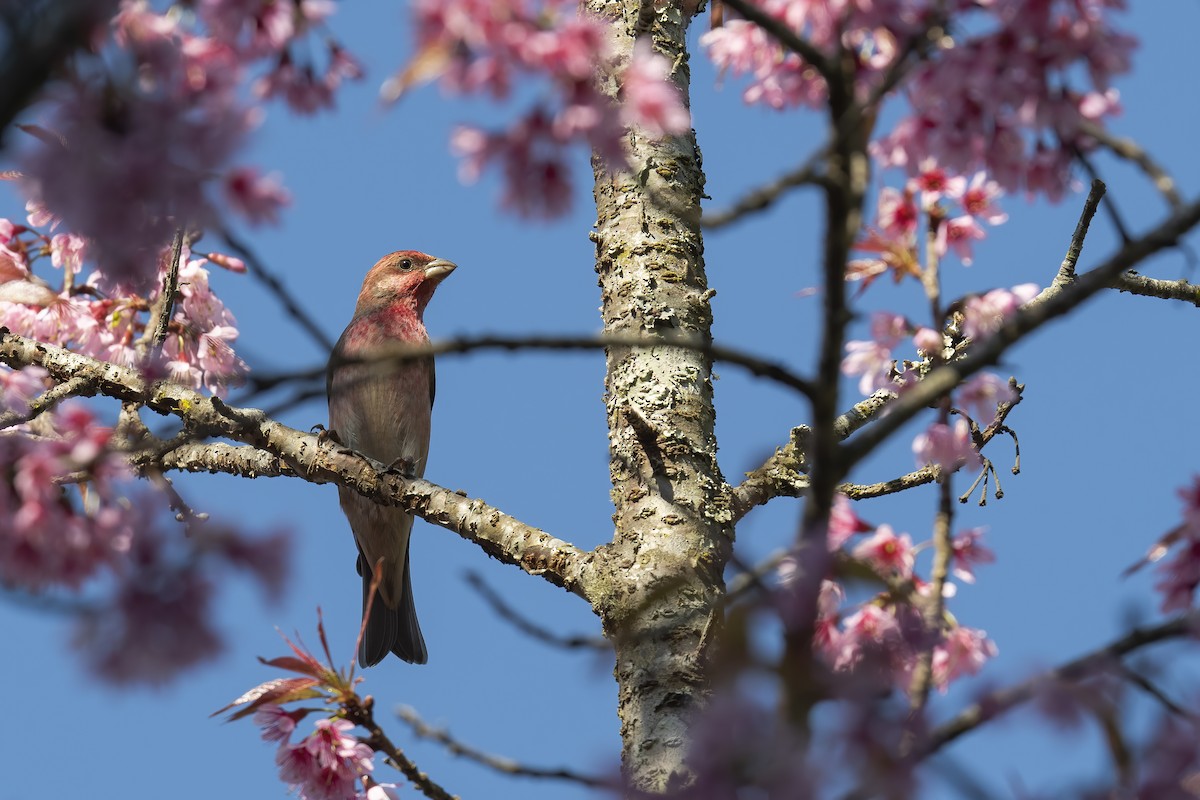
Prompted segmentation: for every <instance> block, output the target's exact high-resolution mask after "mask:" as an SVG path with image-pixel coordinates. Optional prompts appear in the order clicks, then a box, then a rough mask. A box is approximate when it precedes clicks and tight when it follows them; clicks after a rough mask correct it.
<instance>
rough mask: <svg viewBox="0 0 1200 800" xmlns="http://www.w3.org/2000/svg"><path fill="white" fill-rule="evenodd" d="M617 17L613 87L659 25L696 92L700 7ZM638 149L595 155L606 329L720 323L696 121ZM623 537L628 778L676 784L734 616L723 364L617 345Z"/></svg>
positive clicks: (610, 584)
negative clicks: (707, 258)
mask: <svg viewBox="0 0 1200 800" xmlns="http://www.w3.org/2000/svg"><path fill="white" fill-rule="evenodd" d="M587 7H588V10H589V11H590V12H591V13H593V14H597V15H598V16H600V17H602V18H604V19H606V20H608V21H610V22H611V25H610V26H609V30H610V36H611V42H612V46H613V51H614V52H615V53H616V54H618V55H617V57H616V58H615V59H614V61H613V63H612V64H609V65H606V66H605V67H603V68H602V70H601V72H602V74H601V77H600V79H599V80H600V85H601V87H602V89H603V90H604V91H606V92H607V93H609V94H610V95H613V96H617V95H618V93H619V84H620V74H621V70H622V69H623V68H624V65H625V64H626V63H627V62H628V59H629V56H630V54H631V53H632V50H633V45H634V42H635V40H636V38H637V36H638V35H639V34H640V35H642V36H646V37H650V39H651V40H652V42H653V44H654V48H655V50H656V51H658V52H659V53H661V54H662V55H664V56H665V57H666V58H667V59H669V60H670V61H671V63H672V64H673V65H674V76H673V77H674V79H675V81H676V83H677V85H679V87H680V89H681V90H682V91H683V92H684V95H685V97H686V94H687V83H688V75H689V72H688V60H687V59H688V55H687V49H686V39H685V34H686V30H687V25H688V22H689V21H690V19H689V17H688V15H687V14H686V13H685V12H684V11H683V10H682V9H681V8H680V5H679V4H675V3H666V4H657V3H649V2H641V3H639V2H637V0H592V2H588V3H587ZM627 141H628V162H627V163H624V164H614V163H606V162H604V161H603V160H602V159H600V158H598V157H597V158H595V159H594V160H593V167H594V173H595V200H596V210H597V222H596V230H595V232H594V233H593V235H592V238H593V240H594V241H595V243H596V271H597V273H598V275H599V285H600V290H601V298H602V308H601V313H602V316H603V319H604V329H605V331H606V332H610V333H618V332H619V333H625V334H637V335H642V336H650V337H662V338H664V339H666V340H669V339H670V338H671V337H672V336H687V337H690V338H700V339H702V340H708V339H710V337H711V332H710V329H711V325H712V311H711V308H710V306H709V299H710V298H711V296H712V293H711V292H710V291H709V290H708V282H707V277H706V275H705V271H704V258H703V253H704V246H703V240H702V238H701V233H700V226H699V221H700V198H701V197H702V196H703V193H704V173H703V169H702V164H701V159H700V151H699V148H698V147H697V145H696V140H695V135H694V134H693V133H688V134H687V135H682V136H674V137H665V138H662V139H654V138H651V137H648V136H646V135H645V134H644V133H643V132H642V131H639V130H636V129H635V130H631V131H629V135H628V140H627ZM607 368H608V369H607V376H606V379H605V389H606V406H607V414H608V425H609V450H610V471H611V477H612V499H613V505H614V508H615V511H614V514H613V522H614V524H615V529H616V533H615V536H614V539H613V541H612V542H611V543H610V544H606V545H604V546H602V547H601V548H599V549H598V550H597V553H596V556H597V559H596V564H595V565H594V566H595V567H596V571H595V573H594V574H593V580H594V583H593V585H592V588H593V591H590V592H589V597H590V598H591V600H592V602H593V606H594V607H595V609H596V611H597V613H598V614H599V615H600V617H601V619H602V620H603V623H604V630H605V634H606V635H607V636H608V637H609V638H610V640H611V641H612V642H613V645H614V649H615V655H616V667H615V670H614V674H615V676H616V679H617V686H618V713H619V715H620V718H621V737H622V763H623V769H624V772H625V776H626V779H627V780H628V782H629V783H630V785H631V786H632V787H634V788H635V789H637V790H639V791H642V792H651V793H664V792H667V791H669V790H671V789H673V788H678V787H680V786H682V785H686V784H687V783H689V782H690V781H691V770H690V769H689V767H688V765H687V763H686V756H687V744H688V739H689V737H688V735H687V734H688V728H689V725H690V724H691V722H692V719H693V717H694V715H695V714H696V712H697V711H699V710H700V709H702V708H703V706H704V703H705V700H706V696H707V692H708V688H709V687H708V682H707V677H706V676H707V662H708V659H709V657H710V656H711V655H712V652H711V651H712V648H713V646H714V644H715V642H716V641H717V638H718V637H717V633H718V632H719V630H720V626H721V604H722V599H723V597H724V591H725V587H724V580H723V573H724V568H725V564H726V562H727V561H728V558H729V551H730V546H731V544H732V514H731V510H730V507H731V494H730V490H729V487H728V485H727V484H726V482H725V480H724V478H723V477H722V475H721V471H720V469H719V467H718V465H717V460H716V452H717V442H716V437H715V435H714V429H713V426H714V421H715V411H714V406H713V387H712V363H711V360H710V359H709V358H708V357H707V356H706V355H705V354H703V353H700V352H698V351H696V350H685V349H682V348H678V347H671V346H670V345H669V344H666V343H664V345H663V346H662V347H649V348H646V347H643V348H618V347H611V348H609V350H608V353H607Z"/></svg>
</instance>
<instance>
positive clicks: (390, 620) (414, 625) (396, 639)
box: [358, 553, 429, 667]
mask: <svg viewBox="0 0 1200 800" xmlns="http://www.w3.org/2000/svg"><path fill="white" fill-rule="evenodd" d="M358 571H359V572H360V573H361V574H362V579H363V614H364V615H366V614H367V613H368V612H367V605H368V600H370V599H371V583H372V574H371V565H370V564H368V563H367V560H366V559H365V558H363V556H362V554H361V553H360V554H359V556H358ZM369 605H370V607H371V610H370V616H369V617H368V618H367V624H366V628H365V629H364V630H363V637H362V642H361V643H360V644H359V646H358V663H359V664H361V665H362V666H364V667H373V666H375V665H376V664H378V663H379V662H380V661H382V660H383V659H384V658H385V657H386V656H387V654H388V653H395V654H396V655H398V656H399V657H400V658H402V659H404V660H405V661H407V662H408V663H410V664H424V663H425V662H426V661H428V660H429V652H428V651H427V650H426V649H425V637H424V636H422V635H421V626H420V624H419V623H418V622H417V607H416V606H415V605H414V604H413V595H412V579H411V577H410V576H409V572H408V554H407V553H405V555H404V591H403V592H402V593H401V595H400V602H399V603H398V604H397V605H396V607H395V608H388V607H387V604H386V603H384V602H383V597H382V596H381V595H380V594H379V593H378V591H376V593H375V600H374V602H371V603H370V604H369Z"/></svg>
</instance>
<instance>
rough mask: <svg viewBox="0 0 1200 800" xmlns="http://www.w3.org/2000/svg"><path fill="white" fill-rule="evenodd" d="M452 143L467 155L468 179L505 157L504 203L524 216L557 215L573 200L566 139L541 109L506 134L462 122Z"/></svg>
mask: <svg viewBox="0 0 1200 800" xmlns="http://www.w3.org/2000/svg"><path fill="white" fill-rule="evenodd" d="M451 148H452V149H453V150H454V152H455V153H456V154H458V155H460V156H463V157H464V161H463V166H462V167H461V169H460V172H459V175H460V177H461V178H462V179H463V180H467V181H470V180H473V179H475V178H477V177H478V176H479V174H480V173H481V172H482V171H483V168H484V166H485V165H486V164H488V163H489V162H491V161H499V162H500V163H501V165H502V169H503V171H504V174H505V176H506V178H507V182H506V186H505V190H504V194H503V196H502V202H503V204H504V205H506V206H509V207H511V208H514V209H515V210H516V211H517V212H518V213H520V214H522V215H525V216H531V217H553V216H556V215H558V214H561V213H563V210H564V209H565V208H566V207H568V206H569V205H570V202H571V194H570V183H569V181H568V177H567V176H568V168H567V165H566V161H565V158H566V148H565V143H564V142H563V141H562V140H561V139H560V138H559V137H558V136H557V135H556V134H555V132H554V127H553V125H552V123H551V120H550V119H549V118H548V117H547V116H546V114H545V113H544V112H543V111H542V110H540V109H535V110H534V112H533V113H532V114H530V115H529V116H528V117H526V118H525V119H524V120H523V121H522V122H521V123H519V124H518V125H516V126H514V127H513V128H511V129H510V130H509V131H507V132H505V133H500V134H489V133H486V132H484V131H481V130H479V129H477V128H470V127H460V128H459V129H457V130H456V131H455V133H454V135H453V136H452V137H451Z"/></svg>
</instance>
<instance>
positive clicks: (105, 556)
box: [0, 367, 287, 683]
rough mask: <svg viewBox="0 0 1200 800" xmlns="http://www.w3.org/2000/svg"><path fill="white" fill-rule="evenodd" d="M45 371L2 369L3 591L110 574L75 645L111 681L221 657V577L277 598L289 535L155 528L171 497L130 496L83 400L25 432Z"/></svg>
mask: <svg viewBox="0 0 1200 800" xmlns="http://www.w3.org/2000/svg"><path fill="white" fill-rule="evenodd" d="M45 385H46V376H45V372H44V371H43V370H41V369H39V368H35V367H30V368H26V369H24V370H21V371H20V372H14V371H11V370H4V371H3V372H0V413H2V414H3V415H4V418H5V425H6V427H5V428H4V430H3V433H2V435H0V463H2V464H4V465H5V467H6V469H5V471H4V473H3V475H0V520H4V521H5V522H4V524H0V585H4V586H7V587H10V588H15V589H18V590H21V591H24V592H27V593H29V594H42V593H46V592H56V591H60V590H69V591H76V590H79V589H80V588H81V587H83V586H84V584H85V583H87V582H89V581H94V580H95V579H97V578H99V577H101V576H103V575H107V576H108V577H109V578H110V579H111V580H110V581H109V582H106V583H104V584H103V586H104V587H105V590H106V591H105V592H104V593H103V595H98V596H97V597H96V598H95V599H94V600H93V601H92V602H90V603H89V604H88V605H87V606H85V607H84V608H83V610H82V611H81V612H80V613H79V614H78V615H77V617H76V623H75V624H76V629H75V633H74V636H73V643H74V646H75V648H76V649H77V650H79V652H80V654H81V656H82V657H83V660H84V662H85V663H86V664H87V666H88V669H89V671H90V672H91V673H92V674H94V675H95V676H97V677H99V678H101V679H103V680H106V681H109V682H112V683H131V682H139V683H147V682H148V683H161V682H164V681H166V680H169V679H170V678H172V677H173V676H175V675H176V674H177V673H178V672H179V671H180V670H182V669H184V668H186V667H189V666H191V665H193V664H196V663H198V662H200V661H203V660H205V659H208V658H211V657H213V656H214V655H215V654H216V653H217V652H218V651H219V649H220V637H219V636H218V635H217V633H216V631H215V630H214V628H213V624H212V620H211V614H210V607H211V603H210V599H211V595H212V591H213V581H212V580H210V575H211V573H212V572H213V570H214V569H215V568H233V569H236V570H243V571H247V572H249V573H250V574H251V575H253V576H254V577H255V578H256V579H257V580H258V581H259V582H260V584H261V585H262V586H263V588H264V589H265V590H266V592H267V594H268V596H269V597H272V598H275V597H278V595H279V594H280V592H281V591H282V587H283V580H284V574H285V565H286V563H287V541H286V538H285V537H284V536H283V535H282V534H274V535H271V536H267V537H264V538H260V539H250V538H247V537H245V536H243V535H241V534H240V533H237V532H236V531H233V530H232V529H229V528H224V527H221V526H219V525H216V524H215V523H204V524H203V525H199V526H196V527H195V529H194V530H193V531H192V535H191V536H190V537H189V538H188V539H187V542H186V544H184V543H182V542H180V541H179V540H178V537H175V542H174V544H172V543H171V539H170V538H169V537H168V535H167V534H166V533H164V532H163V531H162V530H161V529H160V528H159V527H157V524H158V520H159V519H161V518H162V517H164V516H166V515H167V513H168V508H167V503H166V501H165V498H164V497H163V496H162V495H160V494H154V493H151V494H146V495H144V496H142V497H140V498H138V499H137V500H136V501H131V500H128V499H126V497H125V496H124V492H123V489H124V486H123V485H122V484H123V482H124V481H125V480H126V479H128V478H130V477H131V476H130V473H129V470H128V468H127V466H126V463H125V460H124V457H123V454H121V453H120V452H118V451H116V450H114V449H113V448H112V447H111V438H112V430H111V429H110V428H108V427H106V426H103V425H101V424H99V423H98V421H97V420H96V418H95V416H94V415H93V414H92V412H91V411H89V410H88V409H87V408H86V407H85V406H83V405H82V404H79V403H69V404H67V405H65V406H63V407H62V408H59V409H54V410H51V411H47V412H44V413H43V414H42V415H40V416H38V417H37V418H36V423H37V424H38V425H39V427H38V429H37V433H38V436H37V437H36V438H35V437H33V436H30V435H27V434H28V433H30V431H29V430H28V427H26V426H22V427H11V426H12V425H14V424H21V420H24V419H25V418H26V417H27V416H28V415H29V413H30V409H29V403H30V401H31V400H32V399H34V398H36V397H37V396H38V395H40V394H41V393H42V391H43V390H44V389H45Z"/></svg>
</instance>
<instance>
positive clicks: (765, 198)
mask: <svg viewBox="0 0 1200 800" xmlns="http://www.w3.org/2000/svg"><path fill="white" fill-rule="evenodd" d="M825 155H826V150H825V149H822V150H820V151H818V152H817V153H815V154H814V155H813V156H812V157H811V158H809V159H808V160H807V161H805V162H804V163H803V164H801V165H800V166H798V167H796V168H795V169H793V170H790V171H789V172H785V173H784V174H782V175H780V176H779V177H778V178H776V179H775V180H773V181H771V182H770V183H767V184H764V185H763V186H760V187H758V188H757V189H753V190H751V191H750V192H749V193H748V194H745V195H743V196H742V197H741V198H739V199H737V200H735V201H734V203H733V205H732V206H730V207H729V208H726V209H722V210H720V211H713V212H709V213H706V214H705V215H704V216H703V217H701V219H700V224H701V225H702V226H703V227H704V228H705V230H710V231H715V230H717V229H718V228H723V227H725V226H726V225H729V224H730V223H733V222H737V221H738V220H740V219H741V218H742V217H745V216H747V215H749V214H753V213H755V212H758V211H766V210H767V209H768V208H770V207H771V206H773V205H774V204H775V201H777V200H778V199H779V198H780V197H782V196H783V194H784V193H785V192H786V191H787V190H788V189H791V188H794V187H796V186H807V185H809V184H819V183H821V182H822V180H823V178H822V176H821V172H820V170H819V168H818V167H819V165H820V163H821V161H822V160H823V159H824V158H825Z"/></svg>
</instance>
